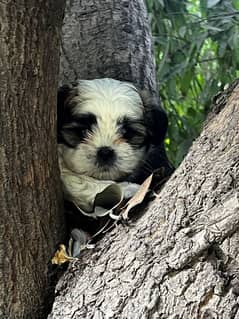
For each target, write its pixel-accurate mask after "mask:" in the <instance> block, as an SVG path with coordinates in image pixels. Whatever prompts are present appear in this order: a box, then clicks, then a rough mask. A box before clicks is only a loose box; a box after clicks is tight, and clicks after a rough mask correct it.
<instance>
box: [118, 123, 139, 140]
mask: <svg viewBox="0 0 239 319" xmlns="http://www.w3.org/2000/svg"><path fill="white" fill-rule="evenodd" d="M120 134H121V135H122V137H123V138H125V139H126V140H128V139H131V138H133V137H134V136H135V135H137V131H136V130H135V129H134V128H132V127H129V126H128V127H127V126H123V127H122V128H121V129H120Z"/></svg>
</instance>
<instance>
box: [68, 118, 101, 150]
mask: <svg viewBox="0 0 239 319" xmlns="http://www.w3.org/2000/svg"><path fill="white" fill-rule="evenodd" d="M94 125H96V118H95V116H94V115H93V114H81V115H77V116H74V118H72V121H71V122H69V123H67V124H65V125H64V126H63V129H62V137H63V139H64V142H65V143H66V144H67V145H68V146H69V147H75V146H77V145H78V144H80V143H81V142H82V141H83V140H84V139H85V137H86V136H87V134H88V132H89V131H91V130H92V129H93V126H94Z"/></svg>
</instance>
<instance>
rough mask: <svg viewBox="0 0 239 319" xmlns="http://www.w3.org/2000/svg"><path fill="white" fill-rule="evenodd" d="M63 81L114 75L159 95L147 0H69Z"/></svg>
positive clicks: (63, 47) (62, 67) (64, 35)
mask: <svg viewBox="0 0 239 319" xmlns="http://www.w3.org/2000/svg"><path fill="white" fill-rule="evenodd" d="M61 48H62V57H61V67H60V74H61V75H60V79H61V83H63V84H65V83H69V82H73V81H75V80H76V79H79V78H80V79H95V78H103V77H109V78H115V79H117V80H123V81H130V82H133V83H135V84H136V85H138V87H139V88H141V89H143V88H144V89H148V90H149V91H150V92H153V93H154V94H155V95H157V92H158V90H157V85H156V76H155V65H154V59H153V54H152V53H153V49H152V41H151V34H150V28H149V23H148V19H147V12H146V8H145V5H144V2H143V0H131V1H129V0H97V1H95V0H69V1H68V2H67V5H66V14H65V18H64V23H63V36H62V44H61Z"/></svg>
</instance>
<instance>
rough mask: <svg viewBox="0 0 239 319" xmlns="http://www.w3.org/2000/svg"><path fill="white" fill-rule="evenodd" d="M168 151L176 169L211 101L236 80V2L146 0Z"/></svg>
mask: <svg viewBox="0 0 239 319" xmlns="http://www.w3.org/2000/svg"><path fill="white" fill-rule="evenodd" d="M146 4H147V7H148V11H149V15H150V21H151V26H152V33H153V36H154V41H155V58H156V65H157V75H158V80H159V84H160V95H161V97H162V100H163V104H164V107H165V108H166V110H167V112H168V115H169V132H168V138H167V139H166V148H167V151H168V155H169V158H170V159H171V161H172V162H173V163H174V164H175V165H176V166H177V165H178V164H179V163H180V162H181V161H182V159H183V157H184V156H185V154H186V152H187V151H188V148H189V146H190V145H191V143H192V141H193V140H194V139H195V137H196V136H197V135H198V134H199V132H200V129H201V126H202V122H203V120H204V119H205V116H206V114H207V112H208V110H209V107H210V105H211V100H212V97H213V96H214V95H215V94H216V93H217V92H218V91H220V90H221V89H222V88H223V87H224V86H225V84H227V83H230V82H232V81H233V79H235V78H236V77H238V76H239V11H238V10H239V0H200V1H199V0H191V1H190V0H180V1H179V0H146Z"/></svg>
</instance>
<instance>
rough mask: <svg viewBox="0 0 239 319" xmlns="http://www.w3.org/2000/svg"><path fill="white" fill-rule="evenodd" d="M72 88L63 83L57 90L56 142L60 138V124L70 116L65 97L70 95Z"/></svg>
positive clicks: (60, 140)
mask: <svg viewBox="0 0 239 319" xmlns="http://www.w3.org/2000/svg"><path fill="white" fill-rule="evenodd" d="M71 92H72V88H71V87H70V86H68V85H63V86H62V87H60V88H59V89H58V92H57V142H58V143H61V142H62V141H63V138H62V133H61V130H62V126H63V124H64V123H65V122H66V121H67V119H68V118H69V116H70V110H69V108H68V107H67V99H68V98H69V96H70V95H71Z"/></svg>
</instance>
